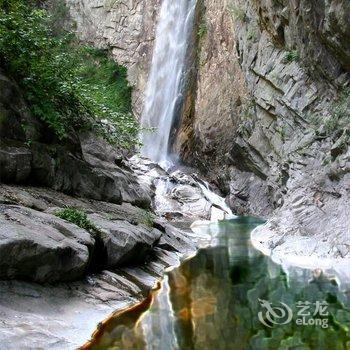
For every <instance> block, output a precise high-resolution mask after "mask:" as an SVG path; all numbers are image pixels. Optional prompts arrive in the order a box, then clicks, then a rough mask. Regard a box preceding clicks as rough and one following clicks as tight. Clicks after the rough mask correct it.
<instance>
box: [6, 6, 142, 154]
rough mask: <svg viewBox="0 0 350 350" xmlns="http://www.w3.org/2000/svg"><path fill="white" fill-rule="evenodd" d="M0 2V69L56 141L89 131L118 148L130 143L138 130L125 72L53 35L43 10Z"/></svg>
mask: <svg viewBox="0 0 350 350" xmlns="http://www.w3.org/2000/svg"><path fill="white" fill-rule="evenodd" d="M0 4H1V8H0V65H1V67H2V68H3V69H4V70H5V71H6V73H7V74H9V75H10V76H12V77H13V78H14V79H15V80H16V81H17V83H18V84H19V85H20V87H21V88H22V91H23V92H24V97H25V99H26V100H27V102H28V105H29V106H30V107H31V112H32V114H33V115H34V116H36V117H38V118H40V119H41V120H42V121H44V122H46V123H47V125H48V126H49V127H50V128H51V129H52V130H53V131H54V132H55V133H56V135H57V136H58V137H59V138H60V139H63V138H65V137H66V136H67V134H68V133H70V132H73V131H77V130H78V131H79V130H92V131H93V132H95V133H96V134H99V135H101V136H103V137H104V138H106V139H107V140H108V141H110V142H112V143H117V144H119V145H120V146H122V147H129V146H131V145H132V144H134V143H135V142H136V139H137V134H138V131H139V130H138V124H137V122H136V121H135V120H134V118H133V116H132V114H131V88H130V87H129V86H128V83H127V79H126V71H125V68H123V67H121V66H119V65H117V64H116V63H115V62H114V61H112V60H111V59H109V58H108V52H106V51H102V50H96V49H93V48H91V47H86V46H81V45H78V44H77V42H76V40H75V37H74V35H73V34H71V33H61V35H59V36H57V35H55V34H54V31H53V23H54V21H55V20H54V19H53V18H52V16H50V15H49V14H48V13H47V11H45V10H43V9H39V8H36V7H34V6H31V5H28V3H27V1H24V0H0ZM60 11H61V12H62V11H64V9H63V8H60ZM56 34H57V33H56Z"/></svg>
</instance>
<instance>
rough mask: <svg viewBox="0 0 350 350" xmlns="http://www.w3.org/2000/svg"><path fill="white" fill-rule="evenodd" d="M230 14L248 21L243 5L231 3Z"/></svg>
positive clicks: (240, 19)
mask: <svg viewBox="0 0 350 350" xmlns="http://www.w3.org/2000/svg"><path fill="white" fill-rule="evenodd" d="M229 11H230V14H231V16H232V18H233V19H234V20H238V21H241V22H246V21H247V15H246V13H245V12H244V10H243V9H242V8H241V7H238V6H236V5H231V6H230V7H229Z"/></svg>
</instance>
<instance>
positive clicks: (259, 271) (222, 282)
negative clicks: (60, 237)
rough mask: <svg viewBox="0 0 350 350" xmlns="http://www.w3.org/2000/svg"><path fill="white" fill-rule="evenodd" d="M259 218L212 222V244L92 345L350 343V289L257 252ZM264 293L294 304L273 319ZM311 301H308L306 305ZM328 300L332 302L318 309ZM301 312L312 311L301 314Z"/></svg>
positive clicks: (206, 346)
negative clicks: (253, 237)
mask: <svg viewBox="0 0 350 350" xmlns="http://www.w3.org/2000/svg"><path fill="white" fill-rule="evenodd" d="M258 224H260V222H258V221H256V220H254V219H251V218H243V219H236V220H232V221H225V222H221V223H220V224H219V225H216V226H215V225H213V226H212V228H211V229H212V231H213V232H216V233H217V239H216V241H215V244H214V246H211V247H209V248H206V249H202V250H200V251H199V253H198V254H197V255H196V256H195V257H194V258H192V259H191V260H188V261H186V262H185V263H184V264H183V265H182V266H181V267H180V268H178V269H176V270H174V271H172V272H170V273H169V274H168V276H167V277H166V278H165V280H164V282H163V283H162V288H161V290H160V291H159V292H158V293H157V294H156V296H155V298H154V301H153V304H152V306H151V307H150V308H149V309H148V310H147V311H146V312H144V313H141V312H140V314H133V315H129V316H127V317H126V318H125V317H124V318H123V319H120V320H119V322H118V320H117V321H116V322H115V323H114V326H113V327H112V329H109V330H108V332H107V333H106V334H104V336H103V337H102V339H101V340H100V342H99V344H97V345H96V346H95V347H94V348H95V349H162V350H163V349H164V350H171V349H213V350H220V349H237V350H239V349H254V350H255V349H273V350H275V349H329V350H336V349H350V293H347V292H346V291H340V290H339V288H338V286H337V284H336V283H335V281H332V280H331V279H328V278H325V277H324V276H322V275H320V274H319V273H317V272H313V271H309V270H304V269H299V268H293V269H288V273H286V272H285V271H284V270H283V269H282V267H281V266H279V265H276V264H275V263H273V262H272V261H271V260H270V259H269V258H268V257H266V256H263V255H262V254H261V253H259V252H258V251H257V250H255V249H254V248H253V247H252V245H251V243H250V239H249V237H250V232H251V230H252V229H253V228H254V227H256V226H257V225H258ZM349 268H350V267H349ZM259 299H261V300H266V301H268V302H271V303H272V306H273V307H282V308H283V310H286V309H285V307H283V306H281V304H280V302H283V303H284V304H286V305H287V307H289V308H290V309H291V311H288V312H287V311H285V313H286V315H284V316H285V317H279V316H283V315H282V313H283V310H277V309H274V310H273V312H275V313H276V314H275V316H276V317H273V315H272V314H270V315H271V317H270V321H271V320H272V322H270V321H269V317H268V316H269V315H268V314H267V310H266V308H264V307H262V306H261V304H260V302H259ZM298 302H302V303H303V304H302V305H298ZM305 302H309V303H310V304H309V307H308V308H307V309H305V310H301V306H303V305H305V304H304V303H305ZM324 302H326V303H328V306H325V308H324V310H321V312H319V313H317V314H316V315H315V316H314V315H313V313H314V312H315V311H316V310H315V309H316V304H319V303H324ZM314 303H316V304H314ZM259 312H261V315H262V317H261V318H262V320H263V322H264V323H265V325H264V324H263V323H262V322H261V321H260V320H259V317H258V315H259ZM290 312H292V319H291V320H290V322H288V321H289V319H288V316H289V315H290ZM300 312H301V313H302V314H308V313H311V315H309V316H305V319H304V320H303V316H302V315H301V314H299V313H300ZM327 313H328V315H327ZM298 319H302V320H301V321H297V320H298ZM287 322H288V323H287ZM297 322H303V323H307V324H304V325H300V324H297ZM314 322H316V323H317V325H310V324H312V323H314ZM274 323H275V324H274ZM283 323H286V324H283ZM322 324H323V325H324V327H326V326H327V328H323V327H322ZM325 325H326V326H325ZM269 326H271V328H270V327H269Z"/></svg>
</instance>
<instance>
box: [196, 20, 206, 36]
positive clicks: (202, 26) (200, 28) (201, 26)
mask: <svg viewBox="0 0 350 350" xmlns="http://www.w3.org/2000/svg"><path fill="white" fill-rule="evenodd" d="M207 32H208V29H207V25H206V23H205V22H201V23H200V24H199V26H198V31H197V35H198V37H199V39H202V38H203V37H204V36H205V35H206V34H207Z"/></svg>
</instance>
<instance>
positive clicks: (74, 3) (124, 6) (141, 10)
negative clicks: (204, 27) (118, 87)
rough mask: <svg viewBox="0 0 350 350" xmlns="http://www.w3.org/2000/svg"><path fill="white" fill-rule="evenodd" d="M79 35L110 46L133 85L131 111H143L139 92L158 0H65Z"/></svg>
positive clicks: (144, 80)
mask: <svg viewBox="0 0 350 350" xmlns="http://www.w3.org/2000/svg"><path fill="white" fill-rule="evenodd" d="M66 2H67V5H68V7H69V10H70V16H71V18H72V20H73V21H74V26H75V28H76V31H77V34H78V37H79V38H80V39H81V40H83V41H85V42H88V43H91V44H93V45H96V46H98V47H104V48H110V49H111V51H112V54H113V56H114V58H115V59H116V61H117V62H118V63H120V64H122V65H125V66H126V67H127V68H128V79H129V81H130V83H131V85H132V86H133V87H134V91H133V106H134V113H135V114H136V115H137V116H139V115H140V113H141V110H142V93H143V91H144V90H145V86H146V83H147V75H148V70H149V67H150V63H151V58H152V49H153V41H154V30H155V24H156V20H157V12H158V8H159V4H160V0H66Z"/></svg>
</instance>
